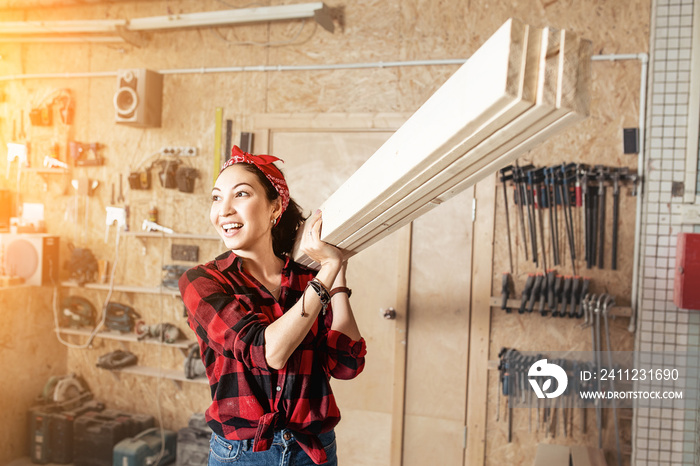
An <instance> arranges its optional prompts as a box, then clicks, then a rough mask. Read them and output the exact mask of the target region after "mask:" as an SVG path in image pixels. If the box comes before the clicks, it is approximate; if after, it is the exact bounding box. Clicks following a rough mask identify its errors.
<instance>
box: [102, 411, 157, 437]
mask: <svg viewBox="0 0 700 466" xmlns="http://www.w3.org/2000/svg"><path fill="white" fill-rule="evenodd" d="M101 414H102V415H103V416H111V417H114V418H128V420H127V421H126V423H127V425H128V427H127V433H126V435H127V437H134V436H135V435H137V434H139V433H141V432H143V431H144V430H146V429H150V428H151V427H154V426H155V425H156V421H155V418H154V417H153V416H151V415H150V414H136V413H129V412H126V411H119V410H116V409H105V410H104V411H102V413H101Z"/></svg>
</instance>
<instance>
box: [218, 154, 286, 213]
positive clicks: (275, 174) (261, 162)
mask: <svg viewBox="0 0 700 466" xmlns="http://www.w3.org/2000/svg"><path fill="white" fill-rule="evenodd" d="M277 160H279V161H280V162H283V163H284V160H282V159H279V158H277V157H275V156H273V155H264V154H261V155H253V154H249V153H248V152H243V151H242V150H241V148H240V147H238V146H233V149H231V158H230V159H228V160H227V161H226V163H225V164H224V166H223V167H221V171H220V172H219V174H221V172H222V171H224V170H225V169H226V168H228V167H230V166H231V165H233V164H234V163H249V164H253V165H255V166H256V167H258V170H260V171H261V172H262V173H263V175H265V178H267V179H268V180H269V181H270V183H272V186H274V188H275V190H276V191H277V192H278V193H279V195H280V198H281V199H282V212H280V216H279V217H277V222H279V219H280V218H281V217H282V213H283V212H284V211H285V210H287V206H288V205H289V187H288V186H287V182H286V181H285V179H284V175H283V174H282V172H281V171H280V170H279V168H277V167H276V166H274V165H273V162H276V161H277Z"/></svg>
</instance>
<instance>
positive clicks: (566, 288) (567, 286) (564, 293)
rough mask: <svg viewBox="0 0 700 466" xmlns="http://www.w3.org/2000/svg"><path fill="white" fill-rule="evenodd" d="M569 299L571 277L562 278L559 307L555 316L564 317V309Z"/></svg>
mask: <svg viewBox="0 0 700 466" xmlns="http://www.w3.org/2000/svg"><path fill="white" fill-rule="evenodd" d="M569 299H571V277H568V276H567V277H564V286H563V288H562V293H561V307H560V310H559V312H558V313H557V316H559V317H566V307H567V306H568V304H569Z"/></svg>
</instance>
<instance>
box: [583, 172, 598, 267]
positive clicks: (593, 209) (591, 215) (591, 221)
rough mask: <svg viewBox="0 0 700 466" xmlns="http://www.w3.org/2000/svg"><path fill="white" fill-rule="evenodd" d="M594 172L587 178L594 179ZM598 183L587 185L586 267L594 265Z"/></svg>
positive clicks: (596, 237)
mask: <svg viewBox="0 0 700 466" xmlns="http://www.w3.org/2000/svg"><path fill="white" fill-rule="evenodd" d="M595 177H596V174H595V172H593V171H591V172H590V173H589V178H590V179H592V180H595ZM598 192H599V190H598V185H595V186H593V185H590V184H589V186H588V198H589V201H588V214H587V215H588V225H589V237H588V238H589V240H590V244H589V245H588V248H589V249H588V262H587V263H586V267H587V268H589V269H590V268H591V267H593V266H594V265H596V259H597V254H596V245H597V243H598Z"/></svg>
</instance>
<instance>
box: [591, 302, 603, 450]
mask: <svg viewBox="0 0 700 466" xmlns="http://www.w3.org/2000/svg"><path fill="white" fill-rule="evenodd" d="M605 296H606V295H605V293H603V294H601V295H600V296H598V299H597V300H596V303H595V309H594V312H595V327H594V329H595V330H594V332H595V334H594V337H593V339H594V342H595V344H594V348H595V349H594V351H595V353H594V355H595V369H596V374H598V377H600V369H601V360H600V359H601V357H600V353H601V350H602V344H601V339H600V310H601V304H602V303H603V301H604V299H605ZM596 386H597V387H596V389H597V391H600V387H601V383H600V380H598V381H597V383H596ZM595 405H596V424H597V426H598V448H603V411H602V409H603V406H602V403H601V401H600V400H599V399H598V398H596V400H595Z"/></svg>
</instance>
